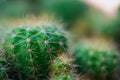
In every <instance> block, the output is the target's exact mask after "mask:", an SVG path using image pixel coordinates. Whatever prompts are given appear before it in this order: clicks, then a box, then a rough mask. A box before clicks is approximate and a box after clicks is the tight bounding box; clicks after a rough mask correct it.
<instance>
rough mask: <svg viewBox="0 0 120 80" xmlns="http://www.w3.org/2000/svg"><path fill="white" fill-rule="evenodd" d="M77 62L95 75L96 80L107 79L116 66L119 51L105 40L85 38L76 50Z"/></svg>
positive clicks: (91, 74)
mask: <svg viewBox="0 0 120 80" xmlns="http://www.w3.org/2000/svg"><path fill="white" fill-rule="evenodd" d="M74 55H75V56H76V57H77V59H76V63H77V64H78V65H80V66H81V68H80V70H84V71H86V72H88V73H89V74H90V76H94V78H95V80H99V79H100V80H101V79H105V80H106V79H107V80H109V79H108V78H109V77H110V75H111V74H112V73H113V71H114V69H115V67H116V60H117V52H116V50H115V49H114V48H113V47H111V45H109V44H107V42H105V41H103V40H100V41H99V40H97V39H95V40H94V39H93V40H92V41H91V40H89V41H88V40H86V41H85V40H84V42H82V43H81V44H80V45H79V46H78V47H77V49H76V50H75V52H74Z"/></svg>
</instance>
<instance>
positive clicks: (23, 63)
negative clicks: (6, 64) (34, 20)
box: [4, 25, 67, 80]
mask: <svg viewBox="0 0 120 80" xmlns="http://www.w3.org/2000/svg"><path fill="white" fill-rule="evenodd" d="M4 50H5V53H6V58H7V59H8V60H9V61H10V62H11V63H13V64H14V66H15V68H17V69H18V70H19V72H21V74H22V78H23V79H24V80H28V79H29V80H40V79H45V78H46V76H47V74H48V69H49V68H48V65H49V60H51V59H52V58H53V57H54V56H56V55H57V54H56V53H58V54H59V53H61V52H65V51H66V50H67V38H66V37H65V33H64V32H63V31H62V30H60V29H58V28H57V27H56V26H55V25H40V26H38V27H31V28H30V27H26V26H25V27H22V28H15V29H13V30H12V31H11V32H10V33H9V34H7V35H6V37H5V43H4Z"/></svg>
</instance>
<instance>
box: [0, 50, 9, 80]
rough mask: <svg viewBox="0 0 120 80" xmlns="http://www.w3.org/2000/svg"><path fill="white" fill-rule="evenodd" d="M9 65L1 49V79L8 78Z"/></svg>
mask: <svg viewBox="0 0 120 80" xmlns="http://www.w3.org/2000/svg"><path fill="white" fill-rule="evenodd" d="M7 71H8V65H7V64H6V62H5V61H4V60H3V56H2V52H1V51H0V80H1V79H2V80H6V79H8V73H7Z"/></svg>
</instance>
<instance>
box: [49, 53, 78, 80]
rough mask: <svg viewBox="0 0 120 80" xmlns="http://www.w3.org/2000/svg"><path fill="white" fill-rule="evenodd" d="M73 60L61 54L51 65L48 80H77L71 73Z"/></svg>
mask: <svg viewBox="0 0 120 80" xmlns="http://www.w3.org/2000/svg"><path fill="white" fill-rule="evenodd" d="M72 63H73V59H71V58H70V57H68V55H67V54H65V53H62V54H60V55H58V57H56V58H55V59H54V60H53V61H52V63H51V78H50V80H77V76H76V74H75V73H74V72H73V70H72V69H73V68H74V66H73V65H72Z"/></svg>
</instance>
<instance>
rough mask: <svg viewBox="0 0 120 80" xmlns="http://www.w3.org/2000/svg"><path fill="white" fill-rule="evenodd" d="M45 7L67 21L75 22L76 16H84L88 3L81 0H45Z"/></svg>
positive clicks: (47, 10)
mask: <svg viewBox="0 0 120 80" xmlns="http://www.w3.org/2000/svg"><path fill="white" fill-rule="evenodd" d="M43 8H44V9H43V10H45V11H46V12H48V13H53V14H55V15H56V16H57V17H59V18H62V19H63V21H65V22H73V21H74V20H75V19H76V18H78V17H83V15H84V14H85V11H86V9H87V5H86V4H85V3H84V2H82V1H80V0H45V1H44V4H43Z"/></svg>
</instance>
